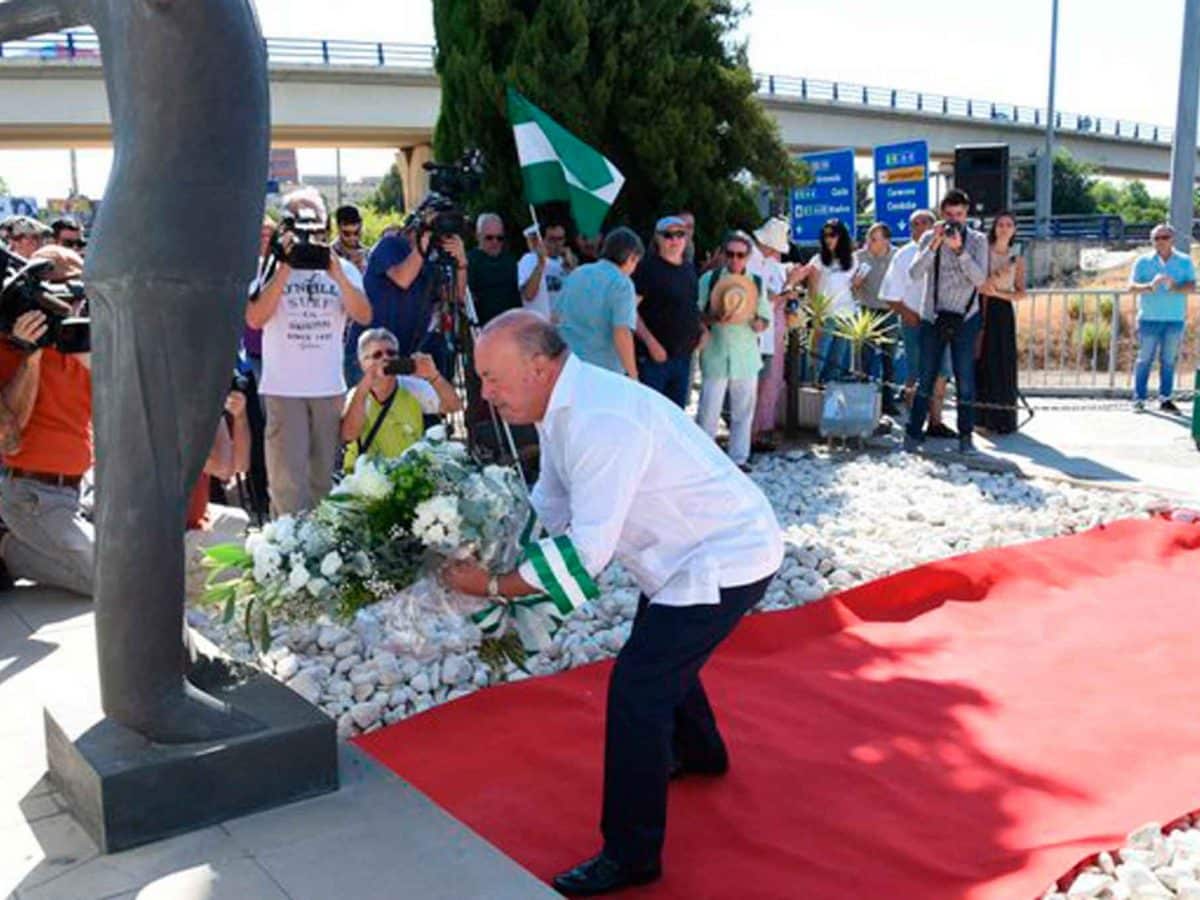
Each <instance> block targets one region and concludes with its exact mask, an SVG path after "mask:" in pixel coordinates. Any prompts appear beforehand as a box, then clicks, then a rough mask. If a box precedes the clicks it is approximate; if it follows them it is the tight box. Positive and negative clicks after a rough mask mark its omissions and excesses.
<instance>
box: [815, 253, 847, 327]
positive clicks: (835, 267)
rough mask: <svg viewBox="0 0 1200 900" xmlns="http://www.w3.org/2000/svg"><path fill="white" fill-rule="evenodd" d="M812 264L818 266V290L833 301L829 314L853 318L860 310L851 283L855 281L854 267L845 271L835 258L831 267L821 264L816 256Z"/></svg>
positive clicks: (819, 258)
mask: <svg viewBox="0 0 1200 900" xmlns="http://www.w3.org/2000/svg"><path fill="white" fill-rule="evenodd" d="M812 263H813V265H814V266H816V269H817V272H819V273H820V274H819V277H818V279H817V290H818V291H819V292H820V293H822V294H824V295H825V296H826V297H828V298H829V299H830V301H832V304H833V305H832V307H831V309H830V310H829V314H830V315H832V316H852V315H854V311H855V310H856V309H858V304H856V303H855V302H854V291H853V287H852V284H851V282H852V281H853V279H854V267H853V266H851V267H850V268H849V269H843V268H842V266H841V264H840V263H839V262H838V261H837V258H836V257H835V258H834V260H833V262H832V263H830V264H829V265H825V263H823V262H821V257H820V256H814V257H813V258H812Z"/></svg>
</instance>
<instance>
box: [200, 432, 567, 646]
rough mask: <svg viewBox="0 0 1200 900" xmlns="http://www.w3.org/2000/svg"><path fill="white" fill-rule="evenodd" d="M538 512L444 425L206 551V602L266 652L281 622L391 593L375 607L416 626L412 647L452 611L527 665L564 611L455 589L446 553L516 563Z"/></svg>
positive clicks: (397, 625) (355, 607) (514, 482)
mask: <svg viewBox="0 0 1200 900" xmlns="http://www.w3.org/2000/svg"><path fill="white" fill-rule="evenodd" d="M529 518H530V509H529V505H528V500H527V498H526V494H525V489H524V486H523V485H522V484H521V482H520V479H519V477H518V476H517V474H516V473H515V472H513V471H512V470H511V469H507V468H504V467H501V466H481V465H479V464H478V463H477V462H475V461H474V460H473V459H472V458H471V456H470V454H469V453H468V452H467V449H466V448H465V447H464V446H463V445H462V444H459V443H455V442H452V441H448V440H446V437H445V432H444V430H443V429H440V428H435V429H430V431H429V432H428V433H427V434H426V436H425V438H424V439H423V440H421V441H420V442H418V443H416V444H414V445H413V446H412V447H410V448H409V449H408V450H406V451H405V452H404V454H402V455H401V456H400V457H398V458H396V459H386V460H373V459H370V458H367V457H359V459H358V461H357V462H356V464H355V469H354V472H353V473H351V474H350V475H348V476H346V477H345V478H344V479H342V481H341V482H340V483H339V484H338V486H337V487H336V489H335V490H334V491H333V493H332V494H330V495H329V497H327V498H326V499H325V500H323V501H322V502H321V503H320V504H319V505H318V506H317V507H316V509H314V510H312V511H310V512H307V513H303V514H300V515H298V516H294V517H292V516H284V517H281V518H279V519H277V520H275V521H273V522H271V523H268V524H267V525H265V526H264V527H263V528H262V529H261V530H260V531H252V532H251V533H250V534H249V535H247V537H246V539H245V542H244V543H243V544H225V545H221V546H218V547H213V548H211V549H209V550H207V551H206V557H207V559H206V565H207V566H208V567H209V568H210V569H211V570H212V572H211V574H210V576H209V582H208V588H207V591H206V593H205V599H206V601H207V602H209V603H212V604H218V605H220V606H221V607H222V608H223V610H224V618H225V621H226V622H228V621H231V620H233V619H235V618H238V619H240V621H242V622H243V623H244V625H245V628H246V632H247V634H248V636H249V637H250V639H251V641H256V642H257V643H258V644H259V646H260V647H261V648H262V649H264V650H265V649H266V647H267V646H268V645H269V643H270V636H271V630H270V627H271V622H272V621H273V620H275V619H284V620H288V621H304V620H312V619H315V618H317V617H318V616H319V615H321V614H322V613H324V614H328V615H332V616H334V617H337V618H340V619H343V620H346V619H350V618H352V617H354V616H355V615H356V614H357V613H359V611H360V610H364V609H365V608H366V607H368V606H375V605H376V604H380V603H382V602H383V601H387V603H386V605H385V606H382V607H378V608H376V609H373V610H371V611H370V612H369V613H367V615H368V616H369V617H371V618H374V619H376V620H380V619H386V620H387V621H388V628H389V631H390V632H393V633H396V632H401V633H403V632H407V633H409V634H411V635H412V636H413V645H414V646H415V645H416V644H419V643H420V635H421V633H422V629H421V620H422V618H428V617H431V616H434V615H438V614H443V613H445V612H447V611H450V612H453V613H456V614H458V615H471V617H472V619H473V620H474V621H475V622H476V624H479V625H480V626H481V631H482V632H483V634H484V636H485V639H486V640H487V641H490V642H492V644H491V646H490V647H486V648H484V649H485V650H488V651H490V652H491V655H492V656H493V657H494V658H495V660H496V661H497V662H498V661H500V660H501V659H502V658H507V659H513V660H515V661H518V662H519V661H520V659H521V658H522V657H523V654H524V652H526V651H536V650H537V649H540V648H541V646H543V645H544V644H545V642H546V635H547V634H552V633H553V631H554V630H556V629H557V627H558V624H559V622H561V618H562V617H561V616H559V615H556V614H555V610H554V609H553V607H552V606H550V605H548V604H546V603H545V602H544V600H543V598H529V599H527V600H524V601H517V602H515V603H513V604H506V605H503V606H497V605H491V604H488V603H487V601H485V600H482V599H481V598H478V597H470V598H468V597H464V596H462V595H456V594H453V593H452V592H450V591H448V590H447V589H446V588H445V587H444V586H442V585H441V584H440V583H439V582H438V581H437V578H436V571H437V568H438V567H440V565H441V564H442V563H443V562H444V561H445V560H446V559H467V558H471V559H475V560H478V561H479V562H480V563H482V564H483V565H484V566H485V567H487V568H489V569H491V570H492V571H497V572H499V571H507V570H509V569H511V568H513V566H514V565H515V564H516V562H517V559H518V557H519V555H520V552H521V546H520V538H521V534H522V529H523V527H524V526H526V525H527V523H528V521H529ZM510 626H512V627H510ZM397 649H401V648H397ZM409 649H411V648H409ZM485 655H486V654H485Z"/></svg>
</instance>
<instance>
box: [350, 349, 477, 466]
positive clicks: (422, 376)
mask: <svg viewBox="0 0 1200 900" xmlns="http://www.w3.org/2000/svg"><path fill="white" fill-rule="evenodd" d="M358 360H359V365H361V366H362V370H363V377H362V381H360V382H359V383H358V384H357V385H356V386H355V388H354V390H352V391H350V393H349V394H348V395H347V397H346V408H345V411H344V412H343V413H342V441H343V442H344V443H345V444H346V453H345V467H346V471H347V472H352V471H353V470H354V463H355V462H356V461H357V460H358V457H359V456H360V455H362V454H365V455H367V456H377V457H384V458H393V457H396V456H399V455H400V454H401V453H403V452H404V451H405V450H406V449H407V448H408V447H409V446H410V445H411V444H413V443H415V442H416V441H417V439H418V438H420V437H421V435H422V434H424V433H425V427H424V417H425V416H427V415H438V414H439V413H451V412H458V411H459V410H461V409H462V401H461V400H460V399H459V396H458V394H457V393H455V390H454V386H453V385H451V384H450V382H449V381H447V380H446V379H445V378H443V377H442V373H441V372H439V371H438V370H437V367H436V366H434V364H433V359H432V357H430V356H427V355H426V354H424V353H417V354H414V355H413V356H412V358H411V362H412V375H396V374H391V373H389V372H388V371H387V368H388V364H389V363H392V364H393V365H394V364H395V363H396V362H397V361H400V350H399V346H398V345H397V343H396V336H395V335H393V334H392V333H391V332H390V331H388V330H387V329H386V328H372V329H370V330H368V331H364V332H363V333H362V336H361V337H360V338H359V339H358Z"/></svg>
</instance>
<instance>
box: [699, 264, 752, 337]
mask: <svg viewBox="0 0 1200 900" xmlns="http://www.w3.org/2000/svg"><path fill="white" fill-rule="evenodd" d="M757 310H758V286H757V285H756V284H755V283H754V279H752V278H750V277H748V276H746V275H733V274H730V273H726V274H725V275H722V276H721V280H720V281H718V282H717V286H716V287H715V288H713V292H712V297H711V299H710V300H709V301H708V311H709V312H710V313H711V314H712V316H713V318H714V319H716V320H717V322H718V323H720V324H722V325H744V324H745V323H746V322H749V321H750V320H751V319H753V318H754V315H755V313H756V312H757Z"/></svg>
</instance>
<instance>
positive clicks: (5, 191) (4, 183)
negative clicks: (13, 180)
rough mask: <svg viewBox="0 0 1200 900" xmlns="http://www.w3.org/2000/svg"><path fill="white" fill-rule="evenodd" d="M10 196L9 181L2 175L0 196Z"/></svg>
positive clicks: (0, 176)
mask: <svg viewBox="0 0 1200 900" xmlns="http://www.w3.org/2000/svg"><path fill="white" fill-rule="evenodd" d="M7 196H8V182H7V181H5V180H4V176H3V175H0V197H7Z"/></svg>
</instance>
